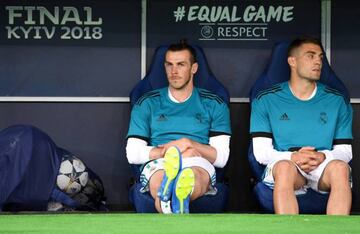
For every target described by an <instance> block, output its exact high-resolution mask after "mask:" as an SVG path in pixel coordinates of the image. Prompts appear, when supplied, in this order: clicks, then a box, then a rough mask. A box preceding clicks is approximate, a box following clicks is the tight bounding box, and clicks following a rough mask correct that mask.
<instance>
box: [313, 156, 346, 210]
mask: <svg viewBox="0 0 360 234" xmlns="http://www.w3.org/2000/svg"><path fill="white" fill-rule="evenodd" d="M349 174H350V168H349V165H348V164H347V163H345V162H343V161H340V160H334V161H331V162H330V163H329V164H328V165H327V166H326V168H325V170H324V172H323V175H322V177H321V178H320V181H319V189H320V190H322V191H330V196H329V201H328V204H327V209H326V213H327V214H329V215H348V214H350V209H351V201H352V196H351V188H350V183H349Z"/></svg>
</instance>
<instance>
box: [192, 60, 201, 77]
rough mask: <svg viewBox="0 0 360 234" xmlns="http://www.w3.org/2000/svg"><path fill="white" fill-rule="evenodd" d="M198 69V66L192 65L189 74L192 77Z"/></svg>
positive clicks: (196, 64)
mask: <svg viewBox="0 0 360 234" xmlns="http://www.w3.org/2000/svg"><path fill="white" fill-rule="evenodd" d="M198 68H199V64H198V63H193V65H191V73H192V74H193V75H194V74H195V73H196V72H197V70H198Z"/></svg>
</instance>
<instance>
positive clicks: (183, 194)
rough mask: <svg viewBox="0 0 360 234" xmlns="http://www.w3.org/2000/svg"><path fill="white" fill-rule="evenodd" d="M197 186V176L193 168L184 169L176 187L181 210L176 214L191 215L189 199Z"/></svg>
mask: <svg viewBox="0 0 360 234" xmlns="http://www.w3.org/2000/svg"><path fill="white" fill-rule="evenodd" d="M194 186H195V175H194V172H193V170H192V169H191V168H185V169H183V170H182V171H181V172H180V174H179V178H178V179H177V182H176V185H175V196H176V198H177V199H178V201H179V205H180V207H179V208H180V209H179V210H178V211H176V213H180V214H183V213H189V200H190V199H189V197H190V194H191V192H192V191H193V189H194Z"/></svg>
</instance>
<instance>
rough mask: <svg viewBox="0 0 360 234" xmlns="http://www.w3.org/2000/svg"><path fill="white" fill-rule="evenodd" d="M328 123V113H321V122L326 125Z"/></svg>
mask: <svg viewBox="0 0 360 234" xmlns="http://www.w3.org/2000/svg"><path fill="white" fill-rule="evenodd" d="M327 121H328V117H327V114H326V112H321V113H320V122H321V123H322V124H326V123H327Z"/></svg>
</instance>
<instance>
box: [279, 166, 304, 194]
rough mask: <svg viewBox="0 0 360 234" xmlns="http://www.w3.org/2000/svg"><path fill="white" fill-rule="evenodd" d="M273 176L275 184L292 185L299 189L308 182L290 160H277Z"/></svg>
mask: <svg viewBox="0 0 360 234" xmlns="http://www.w3.org/2000/svg"><path fill="white" fill-rule="evenodd" d="M273 176H274V180H275V184H276V185H278V186H291V187H294V189H299V188H301V187H302V186H303V185H305V183H306V179H305V178H304V177H303V176H302V175H301V174H300V173H299V171H298V169H297V167H296V166H295V164H294V163H293V162H291V161H290V160H281V161H279V162H277V163H276V164H275V165H274V168H273Z"/></svg>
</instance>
